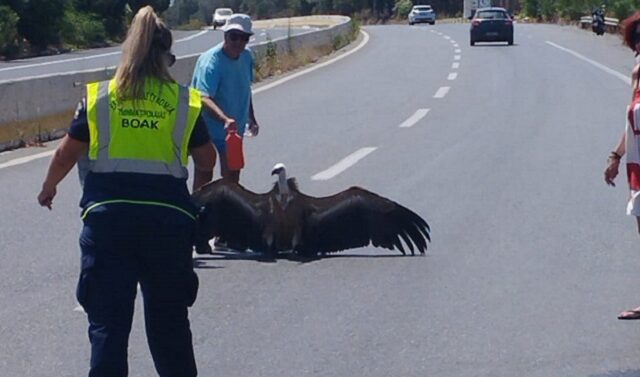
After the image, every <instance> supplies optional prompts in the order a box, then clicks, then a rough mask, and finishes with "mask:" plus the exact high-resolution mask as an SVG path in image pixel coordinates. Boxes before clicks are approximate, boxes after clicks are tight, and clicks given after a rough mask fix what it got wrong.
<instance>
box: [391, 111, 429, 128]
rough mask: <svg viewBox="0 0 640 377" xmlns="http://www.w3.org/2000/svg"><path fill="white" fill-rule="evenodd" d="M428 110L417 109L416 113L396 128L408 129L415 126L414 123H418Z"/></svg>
mask: <svg viewBox="0 0 640 377" xmlns="http://www.w3.org/2000/svg"><path fill="white" fill-rule="evenodd" d="M429 110H430V109H418V111H416V112H415V113H414V114H413V115H412V116H410V117H409V118H408V119H407V120H405V121H404V122H402V123H400V125H399V126H398V127H400V128H409V127H411V126H413V125H415V124H416V123H418V121H419V120H420V119H422V118H424V116H425V115H427V113H428V112H429Z"/></svg>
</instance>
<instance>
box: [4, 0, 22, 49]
mask: <svg viewBox="0 0 640 377" xmlns="http://www.w3.org/2000/svg"><path fill="white" fill-rule="evenodd" d="M17 49H18V14H16V12H14V11H13V10H11V8H9V7H7V6H0V54H2V55H7V56H11V55H13V54H14V53H15V52H16V51H17Z"/></svg>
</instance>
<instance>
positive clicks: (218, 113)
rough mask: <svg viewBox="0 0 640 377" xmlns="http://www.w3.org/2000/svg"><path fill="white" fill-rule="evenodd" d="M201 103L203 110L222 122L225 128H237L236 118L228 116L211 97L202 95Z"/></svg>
mask: <svg viewBox="0 0 640 377" xmlns="http://www.w3.org/2000/svg"><path fill="white" fill-rule="evenodd" d="M202 104H203V105H204V109H205V111H206V112H207V113H209V115H211V116H212V117H214V118H216V119H218V120H219V121H221V122H222V123H224V128H225V129H227V128H229V127H233V126H235V127H236V128H237V125H236V120H235V119H233V118H229V117H228V116H227V114H225V113H224V111H222V109H221V108H220V106H218V104H217V103H216V101H215V100H214V99H213V98H212V97H209V96H205V95H203V96H202Z"/></svg>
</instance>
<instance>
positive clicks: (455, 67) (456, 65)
mask: <svg viewBox="0 0 640 377" xmlns="http://www.w3.org/2000/svg"><path fill="white" fill-rule="evenodd" d="M451 68H453V69H458V68H460V63H459V62H453V63H451Z"/></svg>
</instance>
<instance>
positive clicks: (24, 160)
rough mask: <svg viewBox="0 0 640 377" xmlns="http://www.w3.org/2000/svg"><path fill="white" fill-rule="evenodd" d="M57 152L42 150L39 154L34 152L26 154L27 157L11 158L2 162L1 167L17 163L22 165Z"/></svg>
mask: <svg viewBox="0 0 640 377" xmlns="http://www.w3.org/2000/svg"><path fill="white" fill-rule="evenodd" d="M54 152H55V150H53V151H46V152H42V153H38V154H33V155H31V156H26V157H20V158H16V159H13V160H9V161H7V162H5V163H2V164H0V169H4V168H8V167H11V166H16V165H21V164H26V163H27V162H30V161H33V160H37V159H39V158H43V157H49V156H51V155H53V153H54Z"/></svg>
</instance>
